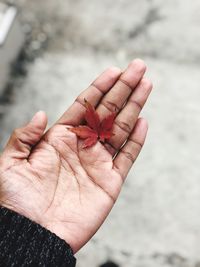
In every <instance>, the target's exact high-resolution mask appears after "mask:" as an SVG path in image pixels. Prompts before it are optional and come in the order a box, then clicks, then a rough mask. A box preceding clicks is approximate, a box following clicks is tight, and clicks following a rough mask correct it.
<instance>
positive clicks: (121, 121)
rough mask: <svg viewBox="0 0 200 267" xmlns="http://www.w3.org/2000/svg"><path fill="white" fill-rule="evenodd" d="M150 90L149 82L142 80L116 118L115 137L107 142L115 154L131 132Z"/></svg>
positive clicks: (150, 84)
mask: <svg viewBox="0 0 200 267" xmlns="http://www.w3.org/2000/svg"><path fill="white" fill-rule="evenodd" d="M151 90H152V83H151V81H150V80H148V79H146V78H143V79H142V80H141V81H140V83H139V84H138V86H137V88H136V89H135V91H134V92H133V93H132V95H131V96H130V98H129V100H128V102H127V103H126V105H125V106H124V108H123V109H122V110H121V112H120V113H119V114H118V116H117V117H116V119H115V122H114V125H113V132H114V133H115V135H114V136H113V137H112V138H111V139H110V140H109V142H108V143H109V144H110V145H111V146H112V148H113V149H114V150H115V152H116V151H118V150H119V149H120V147H121V146H122V145H123V144H124V142H125V141H126V139H127V138H128V137H129V135H130V133H131V132H132V130H133V128H134V126H135V123H136V122H137V120H138V116H139V114H140V111H141V110H142V108H143V106H144V104H145V102H146V101H147V99H148V96H149V94H150V92H151Z"/></svg>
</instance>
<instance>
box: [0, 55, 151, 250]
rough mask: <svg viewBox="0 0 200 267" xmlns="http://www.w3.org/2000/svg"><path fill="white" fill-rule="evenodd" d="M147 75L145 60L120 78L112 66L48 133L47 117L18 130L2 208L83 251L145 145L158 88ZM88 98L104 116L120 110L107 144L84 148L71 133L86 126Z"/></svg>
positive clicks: (5, 156)
mask: <svg viewBox="0 0 200 267" xmlns="http://www.w3.org/2000/svg"><path fill="white" fill-rule="evenodd" d="M144 72H145V66H144V63H143V62H142V61H141V60H135V61H133V62H131V64H130V65H129V66H128V68H127V70H126V71H125V72H123V73H122V74H121V71H120V70H119V69H117V68H110V69H108V70H107V71H105V72H104V73H103V74H101V75H100V76H99V77H98V78H97V79H96V80H95V81H94V82H93V83H92V85H90V86H89V88H88V89H87V90H85V91H84V92H83V93H82V94H81V95H80V96H79V97H78V98H77V99H76V101H75V102H74V104H73V105H72V106H71V107H70V108H69V109H68V110H67V111H66V112H65V114H64V115H63V116H62V117H61V118H60V119H59V120H58V122H56V123H55V125H54V126H53V127H51V128H50V129H49V130H48V131H47V132H46V133H44V131H45V128H46V124H47V118H46V115H45V113H44V112H38V113H37V114H36V115H35V116H34V118H33V119H32V121H31V122H30V123H29V124H27V125H26V126H25V127H23V128H19V129H17V130H15V131H14V133H13V134H12V136H11V138H10V140H9V142H8V144H7V146H6V148H5V150H4V152H3V153H2V156H1V158H0V173H1V176H0V203H1V205H2V206H5V207H7V208H10V209H12V210H14V211H16V212H18V213H20V214H22V215H24V216H26V217H28V218H30V219H31V220H33V221H35V222H37V223H39V224H40V225H42V226H44V227H45V228H47V229H49V230H50V231H51V232H54V233H55V234H56V235H58V236H59V237H61V238H62V239H64V240H65V241H66V242H67V243H69V244H70V245H71V247H72V249H73V251H74V252H76V251H78V250H79V249H80V248H81V247H82V246H83V245H84V244H85V243H86V242H87V241H88V240H89V239H90V238H91V237H92V236H93V235H94V233H95V232H96V231H97V229H98V228H99V227H100V225H101V224H102V223H103V221H104V220H105V218H106V217H107V215H108V213H109V211H110V210H111V208H112V206H113V204H114V202H115V201H116V199H117V197H118V195H119V192H120V190H121V187H122V184H123V181H124V179H125V177H126V175H127V173H128V171H129V169H130V168H131V166H132V164H133V162H134V161H135V159H136V158H137V156H138V154H139V152H140V150H141V147H142V145H143V143H144V140H145V136H146V132H147V123H146V121H145V120H144V119H138V116H139V113H140V111H141V108H142V107H143V105H144V103H145V102H146V99H147V97H148V95H149V93H150V91H151V88H152V85H151V83H150V82H149V81H148V80H147V79H144V78H143V75H144ZM84 98H85V99H87V100H88V101H90V102H91V103H92V104H93V105H94V106H95V107H96V109H97V112H98V113H99V115H100V118H104V117H105V116H107V115H108V114H110V112H111V111H114V110H117V112H118V115H117V117H116V119H115V123H114V127H113V132H114V133H115V135H114V136H113V137H112V138H111V139H110V140H109V142H107V143H106V144H101V143H100V142H97V143H96V145H94V146H92V147H90V148H86V149H84V148H83V145H82V141H81V140H79V139H78V138H77V136H76V135H75V134H74V133H72V132H71V131H69V130H68V128H69V127H71V126H75V125H79V124H80V123H81V122H82V121H83V117H84V113H85V107H84V104H83V103H84Z"/></svg>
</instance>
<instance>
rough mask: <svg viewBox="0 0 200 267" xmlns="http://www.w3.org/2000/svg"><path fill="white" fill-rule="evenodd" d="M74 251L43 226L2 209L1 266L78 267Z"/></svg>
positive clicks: (0, 215) (0, 220)
mask: <svg viewBox="0 0 200 267" xmlns="http://www.w3.org/2000/svg"><path fill="white" fill-rule="evenodd" d="M75 265H76V259H75V258H74V256H73V252H72V249H71V248H70V246H69V245H68V244H67V243H66V242H65V241H64V240H62V239H60V238H59V237H57V236H56V235H55V234H53V233H51V232H50V231H48V230H46V229H45V228H43V227H42V226H40V225H38V224H36V223H34V222H32V221H31V220H29V219H27V218H25V217H24V216H21V215H19V214H17V213H15V212H13V211H11V210H9V209H6V208H4V207H0V266H3V267H18V266H19V267H25V266H33V267H38V266H42V267H46V266H47V267H74V266H75Z"/></svg>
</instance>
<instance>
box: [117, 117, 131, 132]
mask: <svg viewBox="0 0 200 267" xmlns="http://www.w3.org/2000/svg"><path fill="white" fill-rule="evenodd" d="M116 124H117V126H118V127H120V128H121V129H122V130H123V131H124V132H126V133H128V134H129V133H130V132H131V131H132V127H131V126H130V125H129V124H128V123H127V122H125V121H120V120H119V121H116Z"/></svg>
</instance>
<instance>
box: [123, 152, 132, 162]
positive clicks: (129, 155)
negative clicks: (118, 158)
mask: <svg viewBox="0 0 200 267" xmlns="http://www.w3.org/2000/svg"><path fill="white" fill-rule="evenodd" d="M122 153H123V154H124V155H125V157H126V158H127V159H128V160H130V161H131V162H132V163H134V162H135V157H134V156H133V155H132V154H131V153H130V152H128V151H125V150H122Z"/></svg>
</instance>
